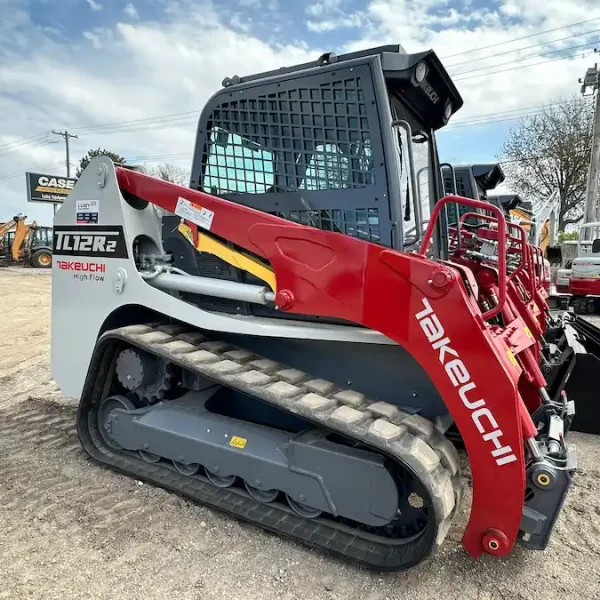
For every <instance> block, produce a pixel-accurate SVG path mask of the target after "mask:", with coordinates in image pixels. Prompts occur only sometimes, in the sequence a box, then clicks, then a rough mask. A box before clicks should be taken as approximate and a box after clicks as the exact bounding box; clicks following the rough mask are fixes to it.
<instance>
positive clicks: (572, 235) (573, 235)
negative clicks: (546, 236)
mask: <svg viewBox="0 0 600 600" xmlns="http://www.w3.org/2000/svg"><path fill="white" fill-rule="evenodd" d="M578 239H579V231H559V232H558V241H559V242H566V241H569V240H578Z"/></svg>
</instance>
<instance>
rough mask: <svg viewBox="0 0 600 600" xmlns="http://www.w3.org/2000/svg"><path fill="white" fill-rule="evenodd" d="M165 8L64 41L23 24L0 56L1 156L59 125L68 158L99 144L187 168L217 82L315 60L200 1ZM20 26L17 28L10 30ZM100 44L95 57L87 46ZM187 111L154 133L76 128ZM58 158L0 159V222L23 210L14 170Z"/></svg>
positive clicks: (41, 209)
mask: <svg viewBox="0 0 600 600" xmlns="http://www.w3.org/2000/svg"><path fill="white" fill-rule="evenodd" d="M170 6H171V12H170V14H169V20H168V22H166V23H157V22H148V23H142V22H128V23H118V24H115V25H113V26H112V27H106V28H104V29H102V28H97V29H93V30H90V31H88V32H86V34H85V35H84V37H83V38H79V39H72V40H71V41H70V42H69V43H68V44H67V43H62V44H60V43H58V42H56V41H55V40H54V39H52V38H51V37H50V36H47V35H46V34H44V33H43V32H41V31H39V30H38V29H36V27H35V26H34V25H33V24H27V23H25V26H26V27H25V29H26V31H27V33H26V38H25V42H28V45H27V46H26V47H27V48H28V50H27V54H23V55H22V56H21V57H19V55H16V54H15V55H14V56H13V58H12V60H10V61H2V60H0V115H11V118H10V120H8V121H6V122H5V121H2V126H1V128H0V132H1V135H2V137H0V154H2V152H3V150H2V147H4V148H13V147H14V140H21V139H23V138H27V137H30V136H34V135H37V134H39V133H41V132H44V131H48V130H49V129H61V130H62V129H65V128H66V129H67V130H71V129H72V130H73V131H72V132H73V133H76V134H77V135H79V138H78V139H76V140H71V157H72V160H73V162H78V160H79V158H81V156H83V155H84V154H85V152H86V151H87V150H89V149H90V148H96V147H99V146H100V147H103V148H108V149H111V150H114V151H116V152H120V153H121V154H123V155H124V156H126V157H128V158H134V157H148V156H152V157H158V158H155V159H151V160H150V161H149V162H166V161H169V162H173V163H174V164H176V165H179V166H184V167H188V168H189V167H190V166H191V161H192V152H193V149H194V140H195V135H196V126H197V121H198V118H199V111H200V110H201V109H202V107H203V106H204V104H205V102H206V101H207V100H208V98H209V97H210V96H211V95H212V94H213V93H214V92H216V91H217V90H219V89H220V88H221V81H222V80H223V78H224V77H226V76H232V75H234V74H238V75H244V74H251V73H255V72H257V71H263V70H269V69H275V68H278V67H281V66H283V65H290V64H296V63H301V62H306V61H307V60H310V59H311V58H315V57H316V56H318V54H319V52H318V51H313V52H310V51H309V50H307V49H306V47H305V46H304V45H302V44H300V43H287V44H279V45H274V44H269V43H266V42H265V41H263V40H260V39H258V38H257V37H254V36H252V35H251V34H249V33H245V32H240V31H234V30H233V29H232V28H231V27H228V26H225V25H224V24H223V21H222V19H220V18H219V17H218V15H217V14H216V13H215V12H214V11H213V10H211V9H210V7H208V6H207V5H206V4H202V5H197V4H196V5H190V4H188V3H182V4H180V5H178V4H177V3H174V2H173V1H171V3H170ZM4 26H5V24H4V23H2V25H1V26H0V32H2V27H4ZM15 27H17V26H16V25H15ZM23 27H24V24H23V23H21V24H19V25H18V31H20V32H22V31H23ZM10 35H14V36H16V33H15V32H13V33H11V34H10ZM11 39H12V38H11ZM15 39H16V37H15ZM108 40H110V43H108ZM34 41H35V43H33V42H34ZM99 45H101V46H102V52H98V51H96V50H95V48H94V46H95V47H98V46H99ZM215 49H218V52H217V51H215ZM0 51H1V50H0ZM191 111H197V112H193V113H192V114H188V115H183V116H181V117H176V118H172V119H166V120H163V122H161V123H158V124H159V125H160V128H157V127H155V128H150V127H147V126H142V125H137V126H132V127H131V128H130V130H129V131H128V130H127V129H126V128H122V129H123V130H122V131H113V132H111V133H110V135H109V134H108V130H105V133H104V134H103V132H102V130H98V131H93V130H89V131H84V130H81V131H78V130H77V129H76V128H77V127H82V126H88V125H94V124H105V123H115V122H122V121H130V120H136V119H144V118H149V117H156V116H157V115H169V114H174V113H184V112H185V113H189V112H191ZM1 118H2V117H1V116H0V119H1ZM59 141H60V140H59ZM9 143H13V146H7V144H9ZM61 161H64V144H61V143H58V144H53V145H40V146H39V147H33V145H32V144H25V145H23V146H22V147H19V152H16V151H14V152H10V153H9V154H6V155H2V156H0V221H1V220H2V219H3V218H4V217H5V216H6V215H8V217H7V218H9V217H10V216H11V215H12V214H16V212H19V211H21V212H25V208H24V202H25V200H24V199H25V177H24V175H20V174H19V172H20V171H21V172H23V173H24V172H25V171H26V170H33V171H35V170H36V169H41V168H42V167H45V166H48V165H54V166H53V167H52V168H53V169H54V170H55V171H56V172H58V173H64V167H63V166H61ZM15 173H16V174H17V176H16V177H11V178H3V177H6V176H7V175H11V174H15ZM26 208H27V209H29V212H30V213H31V214H30V215H29V216H30V217H32V218H36V219H38V222H41V223H44V224H48V222H49V221H50V219H51V211H50V210H49V209H48V208H47V207H45V206H42V205H31V206H27V207H26ZM15 211H16V212H15Z"/></svg>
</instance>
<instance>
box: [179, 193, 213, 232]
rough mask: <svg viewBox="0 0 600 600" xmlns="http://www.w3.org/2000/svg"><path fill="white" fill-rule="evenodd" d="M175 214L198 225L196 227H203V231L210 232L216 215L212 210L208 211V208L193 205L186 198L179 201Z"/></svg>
mask: <svg viewBox="0 0 600 600" xmlns="http://www.w3.org/2000/svg"><path fill="white" fill-rule="evenodd" d="M175 214H176V215H177V216H179V217H181V218H182V219H187V220H188V221H191V222H192V223H196V225H198V226H200V227H202V228H203V229H208V230H209V231H210V228H211V227H212V222H213V217H214V216H215V213H214V212H213V211H212V210H208V208H203V207H202V206H198V205H196V204H193V203H192V202H190V201H189V200H186V199H185V198H179V199H178V200H177V206H176V207H175Z"/></svg>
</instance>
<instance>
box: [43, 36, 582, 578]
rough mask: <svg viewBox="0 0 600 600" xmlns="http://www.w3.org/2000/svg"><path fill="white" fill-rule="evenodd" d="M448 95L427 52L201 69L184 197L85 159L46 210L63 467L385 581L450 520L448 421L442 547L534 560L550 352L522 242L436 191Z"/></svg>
mask: <svg viewBox="0 0 600 600" xmlns="http://www.w3.org/2000/svg"><path fill="white" fill-rule="evenodd" d="M461 105H462V100H461V98H460V96H459V94H458V92H457V90H456V88H455V87H454V85H453V84H452V82H451V80H450V78H449V76H448V74H447V73H446V71H445V70H444V68H443V67H442V65H441V63H440V61H439V60H438V58H437V57H436V55H435V54H434V53H433V52H431V51H429V52H422V53H418V54H407V53H406V52H404V51H403V50H402V48H401V47H399V46H385V47H382V48H375V49H370V50H364V51H360V52H356V53H352V54H347V55H343V56H336V55H335V54H332V53H329V54H324V55H323V56H321V57H320V58H319V59H318V60H316V61H313V62H310V63H306V64H303V65H298V66H295V67H288V68H283V69H279V70H275V71H271V72H268V73H261V74H258V75H252V76H244V77H239V76H237V75H236V76H233V77H227V78H226V79H225V80H224V81H223V89H221V90H220V91H218V92H217V93H216V94H215V95H214V96H213V97H212V98H211V99H210V100H209V101H208V103H207V105H206V106H205V107H204V109H203V111H202V114H201V116H200V122H199V125H198V136H197V141H196V147H195V153H194V160H193V168H192V175H191V182H190V186H191V187H190V188H185V187H181V186H177V185H174V184H172V183H169V182H166V181H162V180H159V179H155V178H152V177H148V176H146V175H144V174H143V173H140V172H138V171H136V170H133V169H129V168H125V167H122V166H120V167H115V165H114V164H113V163H112V162H111V161H110V159H108V158H107V157H102V158H97V159H94V160H92V161H91V162H90V164H89V166H88V168H87V169H86V170H85V171H84V173H83V174H82V175H81V177H80V178H79V180H78V182H77V183H76V185H75V188H74V189H73V191H72V193H71V194H70V195H69V197H68V198H67V199H66V200H65V203H64V204H63V205H62V206H61V208H60V209H59V211H58V213H57V215H56V217H55V220H54V247H53V251H54V264H53V285H52V324H53V326H52V353H51V356H52V375H53V377H54V379H55V380H56V381H57V383H58V384H59V386H60V387H61V389H62V390H63V392H64V393H65V394H67V395H68V396H71V397H75V398H79V409H78V416H77V428H78V433H79V437H80V439H81V441H82V444H83V446H84V448H85V450H86V451H87V452H88V454H89V455H90V456H92V457H93V458H95V459H96V460H97V461H99V462H100V463H102V464H104V465H107V466H110V467H112V468H114V469H117V470H119V471H121V472H124V473H127V474H129V475H130V476H132V477H135V478H137V479H142V480H146V481H149V482H152V483H153V484H155V485H160V486H163V487H165V488H167V489H170V490H172V491H175V492H177V493H180V494H183V495H186V496H188V497H190V498H192V499H193V500H196V501H198V502H202V503H204V504H207V505H208V506H211V507H213V508H217V509H220V510H223V511H225V512H227V513H229V514H231V515H232V516H235V517H238V518H241V519H244V520H246V521H249V522H251V523H254V524H256V525H259V526H261V527H264V528H266V529H269V530H271V531H274V532H277V533H279V534H281V535H284V536H288V537H291V538H293V539H295V540H297V541H299V542H303V543H306V544H308V545H311V546H313V547H315V548H319V549H321V550H323V551H326V552H330V553H332V554H334V555H336V556H339V557H342V558H344V559H346V560H349V561H352V562H354V563H357V564H360V565H363V566H365V567H369V568H374V569H378V570H400V569H407V568H409V567H412V566H414V565H416V564H418V563H419V562H421V561H422V560H423V559H424V558H425V557H427V556H428V555H430V554H431V553H432V552H433V551H434V550H435V549H436V548H437V547H438V546H439V545H440V544H441V543H442V542H443V540H444V538H445V536H446V534H447V532H448V529H449V527H450V524H451V522H452V519H453V517H454V516H455V515H456V514H457V513H458V511H459V508H460V500H461V495H462V483H461V474H460V464H459V461H458V455H457V452H456V450H455V448H454V446H453V445H452V443H451V442H450V441H449V439H448V437H447V435H446V433H447V432H448V429H449V427H450V426H451V425H452V424H453V423H455V425H456V428H457V429H458V431H459V433H460V435H461V438H462V440H463V442H464V445H465V448H466V451H467V454H468V458H469V461H470V467H471V469H470V472H471V476H472V487H473V503H472V506H471V513H470V518H469V522H468V524H467V526H466V530H465V532H464V536H463V545H464V547H465V548H466V550H467V551H468V552H469V553H470V554H471V555H472V556H474V557H477V556H480V555H481V554H482V553H488V554H491V555H494V556H506V555H507V554H509V553H510V552H511V550H512V548H513V546H514V544H515V543H516V542H517V540H519V541H520V543H522V544H523V545H524V546H525V547H527V548H530V549H543V548H545V547H546V545H547V543H548V540H549V538H550V535H551V532H552V530H553V527H554V523H555V522H556V519H557V517H558V514H559V512H560V509H561V507H562V505H563V502H564V499H565V496H566V494H567V492H568V489H569V487H570V484H571V479H572V476H573V474H574V471H575V467H576V459H575V454H574V449H573V447H572V446H570V445H569V444H568V443H567V442H566V437H567V435H568V431H569V426H570V424H571V421H572V418H573V414H574V405H573V402H571V401H570V400H569V399H568V398H567V397H566V396H565V394H564V393H563V391H564V390H563V388H562V387H561V382H560V376H561V375H562V373H563V370H564V369H568V368H570V367H571V365H572V354H569V352H570V349H568V350H565V352H564V353H562V354H557V353H551V352H549V351H548V350H547V348H546V347H545V342H544V340H543V335H542V334H543V333H544V331H545V329H546V312H547V311H546V309H547V306H546V304H545V300H544V295H543V292H544V290H543V285H542V279H541V277H540V273H539V269H536V267H535V261H534V259H533V254H534V253H535V252H537V250H536V249H535V248H533V247H532V246H531V245H530V244H528V243H527V234H526V232H525V230H524V229H523V228H522V227H520V226H519V225H516V224H511V223H507V222H506V219H505V217H504V214H503V212H502V211H501V210H500V209H499V208H497V207H496V206H493V205H491V204H489V203H486V202H482V201H480V200H472V199H468V198H464V197H460V196H458V195H456V194H453V195H451V196H447V197H445V198H443V199H442V196H444V192H443V185H442V177H441V168H440V165H439V162H438V155H437V147H436V134H435V132H436V131H437V130H438V129H439V128H441V127H443V126H444V125H445V124H446V123H447V122H448V120H449V119H450V118H451V116H452V114H453V113H454V112H456V110H458V109H459V108H460V107H461ZM450 169H452V167H450ZM83 203H85V206H86V211H85V212H86V218H81V212H82V211H81V210H78V209H79V208H81V206H83ZM451 206H456V207H457V211H456V218H455V220H454V221H453V222H452V224H451V226H450V227H448V224H447V219H446V216H447V210H448V209H450V207H451ZM464 207H467V210H466V211H465V210H461V209H464ZM163 215H164V216H163ZM73 307H77V310H76V311H74V309H73ZM74 327H76V328H77V335H73V330H74ZM567 327H568V326H567V325H565V328H567ZM569 357H571V358H569ZM546 367H548V368H550V369H551V371H552V373H553V374H555V378H554V380H553V385H552V387H549V386H547V381H546V380H545V378H544V375H543V372H542V370H543V369H544V368H546ZM499 490H501V493H498V491H499Z"/></svg>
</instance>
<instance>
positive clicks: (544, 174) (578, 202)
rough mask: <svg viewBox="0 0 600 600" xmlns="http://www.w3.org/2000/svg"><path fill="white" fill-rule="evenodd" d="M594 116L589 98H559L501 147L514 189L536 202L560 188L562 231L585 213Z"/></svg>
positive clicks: (513, 133) (560, 227)
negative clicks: (587, 99) (586, 99)
mask: <svg viewBox="0 0 600 600" xmlns="http://www.w3.org/2000/svg"><path fill="white" fill-rule="evenodd" d="M592 121H593V106H592V104H591V103H589V102H586V101H585V100H583V99H582V98H579V97H577V96H574V97H571V98H566V99H564V98H563V99H557V100H554V101H552V102H551V103H549V104H548V105H546V106H545V107H544V108H542V109H541V110H539V111H537V112H535V113H533V114H532V115H531V116H529V117H526V118H525V119H523V120H522V121H521V122H520V123H519V125H518V126H517V127H515V128H514V129H512V130H511V132H510V134H509V138H508V140H507V141H506V142H505V143H504V145H503V147H502V152H501V154H502V158H501V160H502V161H503V165H502V168H503V169H504V171H505V173H506V175H507V182H508V183H510V184H512V187H513V188H514V189H515V191H517V192H518V193H519V194H522V195H523V196H525V197H526V198H531V199H532V201H533V202H534V203H535V202H536V201H541V200H543V199H544V198H547V197H548V196H549V195H550V194H552V192H554V190H558V193H559V194H560V212H559V215H558V229H559V231H564V230H565V227H566V226H567V225H573V224H575V223H578V222H579V221H580V220H581V218H582V217H583V209H584V204H585V202H584V200H585V188H586V181H587V171H588V163H589V159H590V152H591V147H592Z"/></svg>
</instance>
